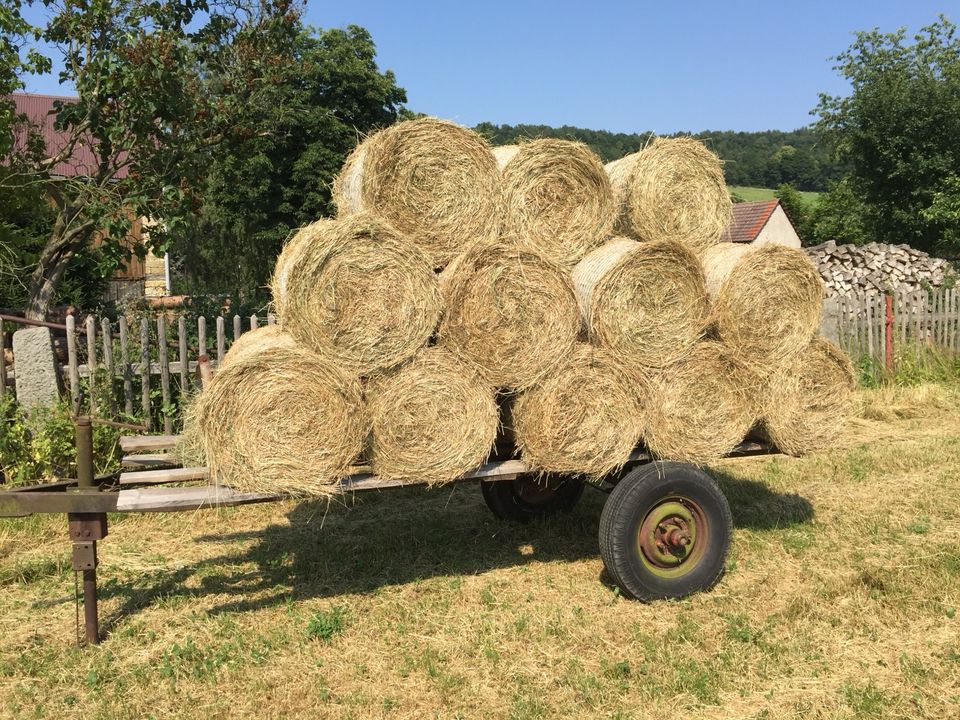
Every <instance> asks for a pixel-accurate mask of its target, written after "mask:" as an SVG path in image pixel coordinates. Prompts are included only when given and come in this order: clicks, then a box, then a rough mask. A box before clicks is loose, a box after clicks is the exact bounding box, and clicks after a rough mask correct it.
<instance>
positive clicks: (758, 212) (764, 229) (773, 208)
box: [721, 200, 800, 248]
mask: <svg viewBox="0 0 960 720" xmlns="http://www.w3.org/2000/svg"><path fill="white" fill-rule="evenodd" d="M721 240H722V242H735V243H749V244H751V245H765V244H767V243H776V244H778V245H786V246H787V247H794V248H798V247H800V236H799V235H797V231H796V229H795V228H794V227H793V223H791V222H790V218H788V217H787V214H786V213H785V212H784V211H783V206H782V205H780V201H779V200H760V201H758V202H745V203H735V204H734V206H733V215H732V217H731V218H730V224H729V225H728V226H727V229H726V230H724V232H723V237H722V238H721Z"/></svg>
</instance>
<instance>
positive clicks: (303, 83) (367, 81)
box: [172, 26, 406, 304]
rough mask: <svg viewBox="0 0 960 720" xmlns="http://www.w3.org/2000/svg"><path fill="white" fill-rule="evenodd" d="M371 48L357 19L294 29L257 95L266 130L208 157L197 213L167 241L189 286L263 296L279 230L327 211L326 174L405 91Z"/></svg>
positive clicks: (391, 114)
mask: <svg viewBox="0 0 960 720" xmlns="http://www.w3.org/2000/svg"><path fill="white" fill-rule="evenodd" d="M375 56H376V48H375V46H374V43H373V40H372V38H371V37H370V35H369V33H368V32H367V31H366V30H364V29H363V28H360V27H357V26H350V27H348V28H347V29H346V30H327V31H322V32H316V31H309V30H303V31H301V32H300V33H299V34H298V35H297V37H296V38H295V43H294V47H293V51H292V54H291V58H290V59H289V61H288V62H287V63H286V65H285V66H284V68H283V69H282V71H281V72H280V74H279V75H278V77H277V81H276V82H275V83H274V84H273V85H271V86H270V87H269V89H267V90H265V91H264V92H263V93H262V94H261V95H259V96H258V97H257V98H256V101H257V102H258V103H260V104H261V105H262V107H261V108H260V110H259V111H258V113H259V114H260V115H262V116H263V117H264V118H265V120H264V122H263V126H264V127H265V128H266V129H267V132H264V133H262V134H261V135H259V136H256V137H237V138H233V139H232V140H230V141H229V142H226V143H224V144H222V145H220V146H219V147H218V148H217V151H216V153H215V154H213V156H212V157H211V169H210V176H209V180H208V182H207V185H206V187H205V190H204V193H203V209H202V212H201V217H200V222H199V223H198V225H197V226H196V227H195V229H194V230H192V231H191V232H189V233H185V234H184V235H183V237H182V240H181V241H179V242H176V243H175V245H174V246H173V253H172V255H173V257H175V258H179V259H180V260H181V261H182V263H183V265H182V267H183V270H184V273H183V274H184V276H185V277H186V280H187V283H186V286H185V288H184V289H185V290H188V291H198V290H202V291H203V292H223V293H231V294H233V295H234V297H235V298H236V299H237V300H238V301H239V302H243V303H247V304H249V303H250V302H254V303H257V302H262V301H263V299H264V293H263V292H262V288H263V287H264V285H265V284H266V282H267V280H268V277H269V272H270V270H271V269H272V267H273V261H274V259H275V258H276V255H277V254H278V253H279V251H280V248H281V246H282V244H283V241H284V239H285V238H286V237H287V236H288V235H289V234H290V232H291V231H292V230H294V229H295V228H297V227H299V226H301V225H303V224H306V223H308V222H311V221H313V220H315V219H317V218H318V217H321V216H324V215H329V214H331V212H332V210H333V208H332V206H331V201H330V186H331V183H332V181H333V178H334V176H335V175H336V173H337V172H338V171H339V170H340V167H341V166H342V164H343V161H344V159H345V158H346V156H347V154H348V153H349V152H350V150H352V149H353V147H354V146H355V145H356V144H357V139H358V136H359V135H363V134H366V133H369V132H370V131H372V130H374V129H376V128H379V127H382V126H385V125H389V124H391V123H393V122H395V121H396V120H397V118H398V116H399V114H400V112H401V110H402V108H401V104H402V103H403V102H405V101H406V94H405V92H404V91H403V90H402V89H401V88H399V87H397V85H396V79H395V78H394V76H393V73H392V72H389V71H387V72H381V71H380V70H379V69H378V67H377V64H376V60H375ZM227 260H229V261H227Z"/></svg>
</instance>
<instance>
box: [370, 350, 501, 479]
mask: <svg viewBox="0 0 960 720" xmlns="http://www.w3.org/2000/svg"><path fill="white" fill-rule="evenodd" d="M366 397H367V407H368V412H369V415H370V424H371V434H370V455H369V457H370V464H371V466H372V468H373V471H374V472H375V473H376V474H377V475H379V476H381V477H384V478H391V479H395V478H396V479H405V480H415V481H426V482H427V483H430V484H435V483H442V482H446V481H449V480H453V479H454V478H457V477H459V476H461V475H463V474H464V473H466V472H468V471H470V470H473V469H474V468H476V467H478V466H479V465H481V464H483V463H484V462H485V461H486V459H487V457H488V456H489V454H490V450H491V448H492V447H493V442H494V440H495V439H496V436H497V425H498V422H499V420H498V417H497V404H496V402H495V400H494V389H493V388H492V387H491V386H490V385H488V384H487V383H485V382H484V381H483V380H482V379H481V378H480V376H479V374H478V373H477V372H476V371H475V370H474V369H473V368H471V367H470V366H469V365H466V364H464V363H461V362H459V361H458V360H457V359H456V358H455V357H454V356H453V355H451V354H450V353H449V352H447V351H446V350H443V349H441V348H437V347H432V348H428V349H426V350H424V351H422V352H421V353H420V354H419V355H417V356H416V357H415V358H414V359H413V360H411V361H410V362H409V363H407V364H406V365H404V366H403V367H401V368H399V369H397V370H395V371H393V372H391V373H389V374H387V375H384V376H382V377H377V378H373V379H372V380H371V381H370V383H369V384H368V386H367V393H366Z"/></svg>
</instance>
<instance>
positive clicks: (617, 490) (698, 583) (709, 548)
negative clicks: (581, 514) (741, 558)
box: [600, 462, 733, 600]
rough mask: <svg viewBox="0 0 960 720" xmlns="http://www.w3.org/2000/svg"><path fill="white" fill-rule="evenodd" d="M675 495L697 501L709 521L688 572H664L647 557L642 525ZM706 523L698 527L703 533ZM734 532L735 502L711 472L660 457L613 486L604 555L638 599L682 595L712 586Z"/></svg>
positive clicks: (604, 524)
mask: <svg viewBox="0 0 960 720" xmlns="http://www.w3.org/2000/svg"><path fill="white" fill-rule="evenodd" d="M673 498H685V499H688V500H690V501H693V502H694V503H696V505H697V506H699V509H700V511H701V512H702V515H703V518H704V519H705V521H706V528H705V530H706V536H703V535H700V536H698V538H697V541H696V542H701V541H703V540H704V539H705V540H706V544H705V545H704V546H703V548H702V550H701V551H700V552H701V553H702V554H701V555H700V556H699V558H698V559H697V561H696V562H695V563H694V564H693V565H692V566H691V567H690V569H689V570H688V571H687V572H685V573H684V574H681V575H679V576H678V577H663V576H662V575H658V574H657V573H656V572H654V571H653V570H651V568H649V567H648V566H647V565H646V564H645V563H644V560H643V557H642V552H643V551H642V550H641V549H640V546H639V541H638V538H639V534H640V528H641V526H642V524H643V522H644V519H645V518H646V517H647V515H648V513H650V512H651V510H653V509H654V508H655V507H657V506H658V505H660V504H661V503H662V502H664V501H668V500H671V499H673ZM703 531H704V528H700V527H698V529H697V532H698V533H702V532H703ZM732 535H733V517H732V515H731V514H730V505H729V504H728V503H727V499H726V498H725V497H724V495H723V493H722V492H721V491H720V488H719V487H717V484H716V483H715V482H714V481H713V478H711V477H710V476H709V475H707V474H706V473H705V472H703V471H702V470H699V469H697V468H695V467H693V466H691V465H685V464H683V463H677V462H654V463H649V464H647V465H641V466H640V467H638V468H635V469H634V470H631V471H630V472H629V473H627V475H625V476H624V477H623V478H622V479H621V480H620V482H618V483H617V485H616V486H615V487H614V488H613V491H612V492H611V493H610V496H609V497H608V498H607V502H606V504H605V505H604V506H603V512H602V514H601V516H600V555H601V557H602V558H603V564H604V566H605V568H606V570H607V572H608V573H609V575H610V577H611V578H612V579H613V581H614V582H615V583H616V584H617V586H619V588H620V590H621V591H622V592H623V594H624V595H625V596H627V597H630V598H634V599H636V600H659V599H666V598H680V597H685V596H686V595H690V594H691V593H695V592H700V591H703V590H709V589H710V588H711V587H713V586H714V585H715V584H716V583H717V581H718V580H719V579H720V576H721V575H722V574H723V569H724V565H725V564H726V561H727V553H728V552H729V550H730V538H731V536H732Z"/></svg>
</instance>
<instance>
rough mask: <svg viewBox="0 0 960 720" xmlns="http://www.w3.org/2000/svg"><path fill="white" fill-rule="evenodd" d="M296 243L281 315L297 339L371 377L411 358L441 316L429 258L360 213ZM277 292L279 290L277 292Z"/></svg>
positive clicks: (280, 301) (278, 307) (280, 300)
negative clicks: (294, 258) (295, 255)
mask: <svg viewBox="0 0 960 720" xmlns="http://www.w3.org/2000/svg"><path fill="white" fill-rule="evenodd" d="M310 228H311V235H310V237H309V238H308V240H307V241H304V242H301V241H299V240H295V242H296V243H297V248H296V249H295V252H296V254H297V258H296V261H295V262H291V263H289V264H288V269H287V272H286V281H285V288H284V292H283V293H282V294H277V295H276V296H275V298H274V300H275V303H276V310H277V318H278V321H279V323H280V325H281V327H283V329H284V330H286V331H287V332H289V333H290V334H291V335H292V336H293V337H294V339H296V340H297V341H298V342H300V343H302V344H303V345H304V346H306V347H308V348H310V349H311V350H313V351H315V352H316V353H318V354H319V355H321V356H323V357H325V358H328V359H330V360H332V361H334V362H336V363H338V364H340V365H341V366H342V367H343V368H345V369H347V370H348V371H350V372H354V373H357V374H359V375H367V374H370V373H373V372H376V371H378V370H382V369H385V368H389V367H392V366H394V365H397V364H399V363H401V362H403V361H404V360H407V359H409V358H410V357H412V356H413V355H414V354H416V352H417V351H418V350H419V349H420V348H421V347H423V346H424V345H425V344H426V342H427V340H428V339H429V338H430V336H431V334H432V333H433V331H434V329H435V327H436V324H437V320H438V318H439V314H440V297H439V293H438V290H437V278H436V274H435V273H434V271H433V268H432V267H431V266H430V263H429V261H428V260H427V259H426V257H425V256H424V255H423V253H422V252H420V251H419V250H418V249H417V248H416V247H415V246H414V245H413V244H411V243H410V242H408V241H407V239H406V238H405V237H404V236H402V235H401V234H400V233H398V232H397V231H396V230H394V229H393V228H392V227H390V226H389V225H387V224H386V223H385V222H384V221H383V220H381V219H379V218H377V217H375V216H373V215H369V214H367V213H361V214H359V215H353V216H351V217H348V218H343V219H338V220H336V221H332V222H329V223H325V224H323V225H322V226H321V227H320V228H315V227H314V226H310ZM276 290H277V288H275V292H276Z"/></svg>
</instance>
